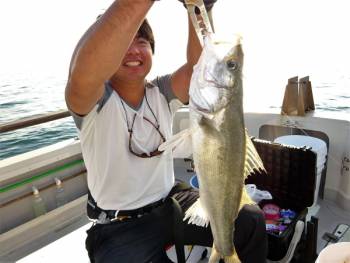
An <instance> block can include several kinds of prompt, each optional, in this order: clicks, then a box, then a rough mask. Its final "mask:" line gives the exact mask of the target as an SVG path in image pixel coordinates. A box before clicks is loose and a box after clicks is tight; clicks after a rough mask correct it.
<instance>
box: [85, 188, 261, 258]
mask: <svg viewBox="0 0 350 263" xmlns="http://www.w3.org/2000/svg"><path fill="white" fill-rule="evenodd" d="M172 196H173V197H174V198H175V199H176V200H178V202H179V204H180V206H181V207H182V209H183V210H184V211H186V209H187V208H188V207H190V206H191V205H192V204H193V203H194V202H195V201H196V200H197V198H198V196H199V194H198V191H197V190H196V189H193V188H189V189H186V190H181V191H175V192H174V193H172ZM172 224H173V208H172V206H171V203H170V202H166V203H165V204H164V205H163V206H161V207H159V208H156V209H154V210H153V211H152V212H151V213H149V214H147V215H144V216H143V217H141V218H138V219H131V220H127V221H123V222H114V223H111V224H106V225H99V224H98V225H94V226H92V227H91V228H90V229H89V230H88V231H87V233H88V237H87V239H86V248H87V250H88V252H89V256H90V258H91V259H92V261H94V262H96V263H102V262H104V263H107V262H120V263H134V262H135V263H142V262H152V263H166V262H169V260H168V258H167V256H166V252H165V249H164V248H165V247H166V246H167V245H169V244H173V243H174V231H173V225H172ZM183 229H184V243H185V244H186V245H200V246H206V247H211V246H212V244H213V237H212V234H211V230H210V226H209V227H206V228H205V227H199V226H196V225H193V224H187V222H186V221H184V222H183ZM234 245H235V248H236V250H237V253H238V256H239V258H240V259H241V261H242V262H243V263H265V262H266V255H267V236H266V231H265V220H264V217H263V214H262V212H261V210H260V209H259V207H258V206H256V205H246V206H244V207H243V208H242V209H241V211H240V212H239V214H238V217H237V219H236V221H235V235H234Z"/></svg>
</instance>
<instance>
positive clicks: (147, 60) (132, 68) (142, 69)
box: [116, 37, 152, 80]
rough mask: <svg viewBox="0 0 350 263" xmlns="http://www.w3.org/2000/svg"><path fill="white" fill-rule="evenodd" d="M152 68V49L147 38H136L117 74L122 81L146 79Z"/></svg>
mask: <svg viewBox="0 0 350 263" xmlns="http://www.w3.org/2000/svg"><path fill="white" fill-rule="evenodd" d="M151 67H152V49H151V45H150V43H149V42H148V40H146V39H145V38H142V37H135V38H134V40H133V41H132V43H131V44H130V46H129V49H128V51H127V52H126V54H125V56H124V58H123V61H122V63H121V65H120V67H119V69H118V71H117V72H116V77H117V78H120V79H124V80H125V79H128V80H138V79H142V80H143V79H144V78H145V77H146V76H147V74H148V73H149V71H150V70H151Z"/></svg>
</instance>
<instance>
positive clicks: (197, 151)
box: [190, 39, 251, 262]
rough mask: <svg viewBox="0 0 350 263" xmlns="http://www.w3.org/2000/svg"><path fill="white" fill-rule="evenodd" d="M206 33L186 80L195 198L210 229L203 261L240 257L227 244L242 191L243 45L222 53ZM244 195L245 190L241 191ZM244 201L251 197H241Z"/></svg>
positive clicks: (243, 159)
mask: <svg viewBox="0 0 350 263" xmlns="http://www.w3.org/2000/svg"><path fill="white" fill-rule="evenodd" d="M220 45H227V44H224V43H214V42H213V41H212V40H211V39H208V40H207V41H206V43H205V46H204V48H203V53H202V55H201V58H200V60H199V62H198V64H197V65H196V67H195V69H194V73H193V75H192V80H191V86H190V125H191V129H192V131H193V134H192V148H193V159H194V164H195V167H196V172H197V175H198V181H199V191H200V204H201V206H202V208H203V210H204V212H205V213H206V215H207V217H208V219H209V221H210V227H211V230H212V233H213V238H214V244H213V248H214V249H213V250H212V255H211V258H210V261H209V262H217V260H218V259H219V258H225V262H240V261H239V259H238V256H237V254H236V252H235V248H234V245H233V234H234V225H235V224H234V220H235V219H236V217H237V215H238V212H239V209H240V207H241V205H242V193H243V194H245V188H244V180H245V174H246V170H247V169H246V156H247V142H246V140H247V139H249V138H247V137H248V136H247V135H246V131H245V125H244V117H243V83H242V66H243V56H244V55H243V51H242V46H241V43H240V41H239V40H238V41H237V42H236V43H234V44H232V43H231V46H230V49H229V50H228V51H227V52H224V55H220V54H218V53H217V49H218V48H220ZM243 196H244V198H245V195H243ZM247 202H251V200H249V199H247Z"/></svg>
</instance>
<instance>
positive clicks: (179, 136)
mask: <svg viewBox="0 0 350 263" xmlns="http://www.w3.org/2000/svg"><path fill="white" fill-rule="evenodd" d="M192 132H193V129H191V128H187V129H185V130H182V131H180V132H178V133H176V134H175V135H173V136H172V137H170V138H169V139H168V140H167V141H166V142H164V143H162V144H161V145H160V146H159V147H158V150H159V151H167V150H174V149H175V148H176V146H178V145H179V144H181V143H182V142H183V141H184V140H189V139H191V135H192Z"/></svg>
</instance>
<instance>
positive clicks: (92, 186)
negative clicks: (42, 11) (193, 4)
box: [66, 0, 266, 263]
mask: <svg viewBox="0 0 350 263" xmlns="http://www.w3.org/2000/svg"><path fill="white" fill-rule="evenodd" d="M215 1H216V0H208V1H206V4H207V8H208V9H210V8H211V7H212V5H213V4H214V2H215ZM153 4H154V2H153V1H152V0H116V1H114V2H113V3H112V4H111V6H110V7H109V8H108V10H107V11H106V12H105V13H104V14H103V15H102V16H101V17H100V18H99V19H98V20H97V21H96V22H95V23H94V24H93V25H92V26H91V27H90V28H89V29H88V31H87V32H86V33H85V35H84V36H83V37H82V38H81V40H80V42H79V43H78V45H77V47H76V50H75V52H74V54H73V57H72V61H71V66H70V74H69V79H68V83H67V87H66V102H67V105H68V107H69V109H70V111H71V112H72V115H73V116H74V120H75V122H76V125H77V127H78V129H79V136H80V140H81V146H82V152H83V157H84V161H85V165H86V168H87V174H88V175H87V177H88V178H87V179H88V188H89V191H90V197H89V202H88V216H89V217H90V218H91V219H94V221H95V222H96V224H94V226H92V228H91V229H90V230H89V231H88V237H87V240H86V247H87V250H88V252H89V257H90V259H91V261H92V262H137V263H139V262H153V263H156V262H169V261H168V259H167V257H166V253H165V249H164V247H165V246H166V245H168V244H173V243H174V242H176V241H177V240H179V239H178V238H177V234H178V232H179V229H181V228H183V229H184V230H181V231H180V232H181V233H182V231H183V233H182V235H183V241H184V243H186V244H198V245H203V246H211V245H212V236H211V232H210V228H209V227H208V228H203V227H198V226H194V225H188V224H187V223H186V222H184V223H182V220H180V224H181V227H180V228H177V230H176V231H174V229H173V228H174V225H176V224H178V222H179V220H174V217H176V216H175V215H174V211H175V210H174V209H173V206H172V205H171V202H170V201H169V200H170V198H169V196H172V197H174V198H175V199H177V200H178V201H179V203H180V205H181V207H182V209H184V210H186V209H187V208H188V207H189V206H190V205H191V204H192V203H193V202H194V201H195V200H196V199H197V198H198V192H197V191H196V190H194V189H191V188H184V187H178V186H176V187H174V172H173V160H172V154H171V153H167V154H165V153H161V152H159V151H158V150H157V149H158V146H159V145H160V144H161V143H162V142H164V141H165V140H167V139H169V137H170V136H171V124H172V116H173V114H174V113H175V111H176V109H177V108H178V107H179V106H181V105H182V104H183V103H187V102H188V100H189V95H188V89H189V83H190V78H191V74H192V68H193V66H194V65H195V64H196V62H197V60H198V58H199V56H200V53H201V46H200V44H199V41H198V39H197V36H196V34H195V32H194V29H193V27H192V25H191V23H190V22H189V38H188V46H187V62H186V63H185V64H184V65H183V66H182V67H180V68H179V69H178V70H176V71H175V72H174V73H172V74H171V75H166V76H162V77H158V78H156V79H155V80H153V81H151V82H148V81H146V76H147V74H148V73H149V71H150V69H151V66H152V53H153V52H154V39H153V34H152V30H151V28H150V26H149V24H148V23H147V20H145V17H146V14H147V12H148V11H149V9H150V8H151V7H152V5H153ZM189 21H190V20H189ZM236 222H237V223H236V224H238V225H239V226H238V227H236V229H237V230H236V235H235V236H236V237H235V245H236V248H237V251H238V255H239V256H240V258H241V259H242V261H243V262H254V263H258V262H265V256H266V236H265V225H264V221H263V217H262V215H261V213H260V211H259V210H258V209H257V208H256V207H254V206H249V207H248V206H247V207H245V208H244V209H242V211H241V212H240V215H239V217H238V218H237V220H236ZM182 224H183V225H182ZM174 235H175V236H174ZM181 239H182V238H181ZM181 239H180V240H181Z"/></svg>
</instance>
